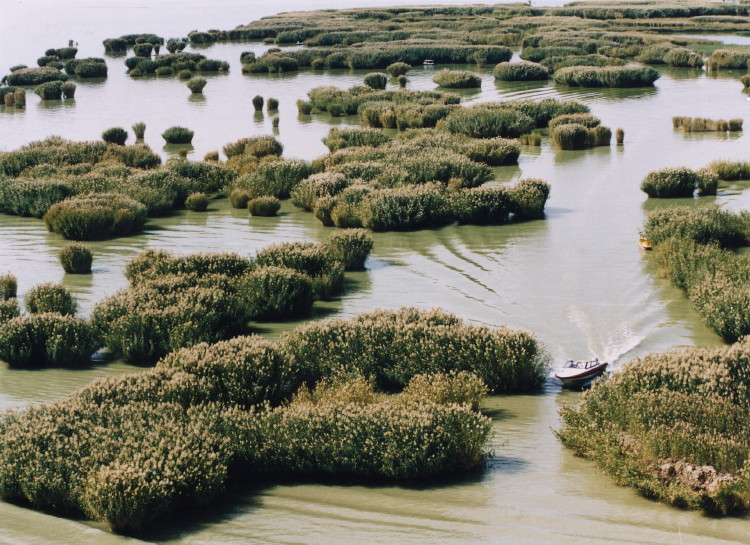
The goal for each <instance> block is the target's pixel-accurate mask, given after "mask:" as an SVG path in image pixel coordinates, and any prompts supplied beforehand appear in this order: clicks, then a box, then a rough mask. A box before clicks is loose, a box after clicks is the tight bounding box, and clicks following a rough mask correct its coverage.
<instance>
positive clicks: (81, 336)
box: [0, 312, 99, 367]
mask: <svg viewBox="0 0 750 545" xmlns="http://www.w3.org/2000/svg"><path fill="white" fill-rule="evenodd" d="M98 348H99V338H98V336H97V334H96V332H95V331H94V329H93V328H92V327H91V326H90V325H89V323H88V322H86V321H84V320H82V319H80V318H77V317H75V316H70V315H61V314H58V313H55V312H47V313H43V314H31V315H28V316H20V317H17V318H12V319H10V320H8V321H7V322H5V323H4V324H3V325H2V327H0V360H3V361H5V362H7V363H8V365H10V366H11V367H81V366H84V365H88V364H89V362H90V360H91V356H92V354H93V353H94V352H96V350H97V349H98Z"/></svg>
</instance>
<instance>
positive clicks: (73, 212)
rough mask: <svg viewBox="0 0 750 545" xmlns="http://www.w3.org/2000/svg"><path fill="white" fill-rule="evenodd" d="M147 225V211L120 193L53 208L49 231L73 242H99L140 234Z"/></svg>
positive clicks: (72, 200)
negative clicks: (98, 240)
mask: <svg viewBox="0 0 750 545" xmlns="http://www.w3.org/2000/svg"><path fill="white" fill-rule="evenodd" d="M145 222H146V207H145V206H144V205H143V204H141V203H139V202H137V201H135V200H133V199H131V198H130V197H125V196H123V195H120V194H116V193H98V194H90V195H86V196H82V197H71V198H69V199H66V200H64V201H62V202H58V203H56V204H53V205H52V206H50V207H49V209H48V210H47V212H46V213H45V214H44V223H45V224H46V225H47V228H48V229H49V230H50V231H52V232H55V233H59V234H61V235H62V236H64V237H65V238H67V239H72V240H96V239H104V238H110V237H118V236H124V235H129V234H131V233H136V232H138V231H140V230H141V229H142V228H143V224H144V223H145Z"/></svg>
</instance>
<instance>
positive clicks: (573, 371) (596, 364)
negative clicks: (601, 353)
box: [555, 358, 609, 386]
mask: <svg viewBox="0 0 750 545" xmlns="http://www.w3.org/2000/svg"><path fill="white" fill-rule="evenodd" d="M607 365H609V364H608V363H607V362H606V361H599V358H594V359H593V360H588V361H573V360H569V361H566V362H565V365H563V366H562V369H560V370H559V371H558V372H557V373H555V377H557V378H558V379H560V380H561V381H562V383H563V386H582V385H584V384H586V383H587V382H589V381H591V380H593V379H595V378H596V377H598V376H600V375H601V374H602V373H604V371H605V370H606V369H607Z"/></svg>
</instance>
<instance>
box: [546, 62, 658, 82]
mask: <svg viewBox="0 0 750 545" xmlns="http://www.w3.org/2000/svg"><path fill="white" fill-rule="evenodd" d="M553 77H554V80H555V83H561V84H563V85H571V86H580V87H645V86H648V85H653V84H654V82H655V81H656V80H657V79H659V77H660V74H659V72H657V71H656V70H654V69H653V68H650V67H642V68H631V67H628V66H604V67H595V66H569V67H566V68H560V69H559V70H556V71H555V74H554V76H553Z"/></svg>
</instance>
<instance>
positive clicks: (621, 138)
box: [615, 128, 625, 145]
mask: <svg viewBox="0 0 750 545" xmlns="http://www.w3.org/2000/svg"><path fill="white" fill-rule="evenodd" d="M615 142H617V144H618V145H621V144H622V143H623V142H625V131H624V130H622V129H619V128H618V129H617V130H616V131H615Z"/></svg>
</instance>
